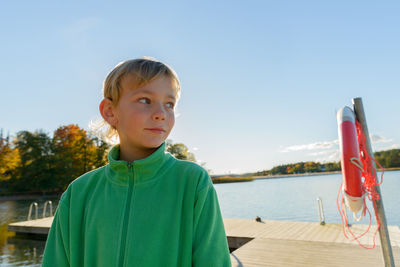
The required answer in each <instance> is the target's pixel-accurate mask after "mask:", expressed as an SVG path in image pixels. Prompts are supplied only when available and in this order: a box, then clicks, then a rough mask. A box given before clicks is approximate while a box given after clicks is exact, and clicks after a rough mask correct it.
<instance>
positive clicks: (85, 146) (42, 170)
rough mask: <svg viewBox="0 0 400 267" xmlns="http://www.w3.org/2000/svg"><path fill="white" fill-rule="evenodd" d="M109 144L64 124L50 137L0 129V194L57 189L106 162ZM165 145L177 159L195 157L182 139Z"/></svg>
mask: <svg viewBox="0 0 400 267" xmlns="http://www.w3.org/2000/svg"><path fill="white" fill-rule="evenodd" d="M110 148H111V146H110V145H109V144H107V143H106V142H105V141H104V140H102V139H101V138H98V137H97V136H94V135H93V134H91V133H89V132H87V131H85V130H84V129H82V128H80V127H79V126H78V125H74V124H71V125H66V126H61V127H59V128H58V129H56V130H55V131H54V133H53V136H52V137H50V136H49V135H48V134H47V133H45V132H43V131H42V130H37V131H35V132H30V131H20V132H18V133H17V134H16V136H15V137H10V136H7V137H4V136H3V132H2V131H1V132H0V194H2V195H6V194H16V193H49V194H53V193H61V192H63V191H65V189H66V188H67V186H68V185H69V184H70V183H71V182H72V181H73V180H74V179H76V178H77V177H79V176H81V175H82V174H84V173H86V172H88V171H91V170H94V169H96V168H99V167H101V166H103V165H105V164H106V163H107V154H108V151H109V149H110ZM166 149H167V151H169V152H170V153H171V154H173V155H174V156H175V157H176V158H178V159H186V160H191V161H195V157H194V155H193V154H192V153H191V152H190V151H189V149H188V148H187V147H186V146H185V145H184V144H182V143H177V144H173V143H172V141H170V140H168V141H167V143H166Z"/></svg>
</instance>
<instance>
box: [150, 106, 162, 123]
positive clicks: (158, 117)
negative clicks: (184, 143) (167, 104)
mask: <svg viewBox="0 0 400 267" xmlns="http://www.w3.org/2000/svg"><path fill="white" fill-rule="evenodd" d="M153 120H155V121H163V120H165V111H164V110H163V108H161V107H160V108H157V110H155V111H154V113H153Z"/></svg>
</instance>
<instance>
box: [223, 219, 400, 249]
mask: <svg viewBox="0 0 400 267" xmlns="http://www.w3.org/2000/svg"><path fill="white" fill-rule="evenodd" d="M224 225H225V231H226V235H227V236H228V237H247V238H272V239H288V240H304V241H317V242H333V243H345V244H353V245H358V244H357V242H356V241H351V240H348V239H347V238H346V237H345V236H344V234H343V228H342V225H341V224H325V225H324V226H322V225H320V224H319V223H317V222H293V221H271V220H264V221H263V222H262V223H260V222H256V221H254V220H249V219H224ZM367 227H368V226H367V225H353V226H352V227H351V229H352V231H353V232H354V233H355V234H358V235H359V234H361V233H363V232H364V231H365V230H366V229H367ZM388 228H389V233H390V240H391V243H392V246H399V244H400V229H399V227H397V226H389V227H388ZM375 229H376V226H372V228H371V230H370V231H369V232H368V233H367V234H366V235H365V236H363V237H362V238H361V239H360V241H361V243H362V244H364V245H367V246H371V245H372V244H373V238H372V237H373V234H374V232H375V231H374V230H375ZM375 241H376V245H380V240H379V236H377V237H376V239H375Z"/></svg>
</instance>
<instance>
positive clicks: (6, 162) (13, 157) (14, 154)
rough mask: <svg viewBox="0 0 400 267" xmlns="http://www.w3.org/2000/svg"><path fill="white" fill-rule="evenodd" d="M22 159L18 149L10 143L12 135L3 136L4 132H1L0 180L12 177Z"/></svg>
mask: <svg viewBox="0 0 400 267" xmlns="http://www.w3.org/2000/svg"><path fill="white" fill-rule="evenodd" d="M20 162H21V159H20V157H19V154H18V149H17V148H13V147H12V144H11V143H10V137H9V136H7V137H6V138H3V132H2V131H1V132H0V182H1V181H7V180H9V179H11V177H12V174H13V173H14V172H15V169H16V168H17V167H18V166H19V164H20Z"/></svg>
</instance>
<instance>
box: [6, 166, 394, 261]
mask: <svg viewBox="0 0 400 267" xmlns="http://www.w3.org/2000/svg"><path fill="white" fill-rule="evenodd" d="M341 179H342V177H341V175H340V174H333V175H320V176H305V177H296V178H282V179H268V180H257V181H253V182H245V183H231V184H216V185H215V188H216V190H217V194H218V198H219V202H220V206H221V211H222V215H223V217H224V218H249V219H252V218H255V217H256V216H260V217H261V218H263V219H269V220H291V221H315V222H316V221H318V220H319V219H318V206H317V201H316V199H317V197H320V198H322V200H323V205H324V210H325V220H326V222H328V223H340V217H339V213H338V211H337V207H336V195H337V192H338V189H339V187H340V183H341ZM399 189H400V171H393V172H387V173H385V176H384V182H383V185H382V187H381V192H382V195H383V201H384V205H385V211H386V217H387V221H388V224H390V225H398V226H400V199H399V197H398V192H399ZM50 200H52V201H53V209H55V207H56V206H57V203H58V200H57V199H50ZM33 201H36V202H37V203H38V204H39V216H40V217H41V213H42V209H43V204H44V201H45V199H37V200H18V201H2V202H1V201H0V266H4V267H6V266H7V267H8V266H30V267H32V266H41V261H42V257H43V251H44V246H45V241H43V240H31V239H21V238H16V237H14V236H10V234H11V235H12V233H8V232H7V225H8V224H9V223H11V222H16V221H23V220H26V216H27V214H28V210H29V205H30V203H31V202H33ZM368 222H369V221H368V220H363V221H362V222H361V223H364V224H367V223H368Z"/></svg>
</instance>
